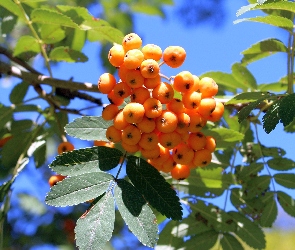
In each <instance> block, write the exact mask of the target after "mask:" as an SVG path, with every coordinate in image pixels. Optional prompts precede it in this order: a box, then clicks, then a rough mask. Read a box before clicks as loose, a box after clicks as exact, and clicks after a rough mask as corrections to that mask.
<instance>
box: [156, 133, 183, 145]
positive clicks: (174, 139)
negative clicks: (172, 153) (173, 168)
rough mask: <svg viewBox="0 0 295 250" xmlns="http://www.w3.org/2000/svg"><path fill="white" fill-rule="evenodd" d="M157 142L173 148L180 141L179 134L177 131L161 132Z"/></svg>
mask: <svg viewBox="0 0 295 250" xmlns="http://www.w3.org/2000/svg"><path fill="white" fill-rule="evenodd" d="M159 142H160V143H161V145H162V146H163V147H165V148H168V149H173V148H174V147H176V146H177V145H178V144H179V143H180V142H181V136H180V134H178V133H177V132H175V131H173V132H171V133H161V134H160V135H159Z"/></svg>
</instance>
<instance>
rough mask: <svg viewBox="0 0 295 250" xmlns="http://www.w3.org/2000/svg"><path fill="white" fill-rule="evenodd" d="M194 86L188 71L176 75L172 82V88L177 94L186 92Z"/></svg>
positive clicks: (192, 78)
mask: <svg viewBox="0 0 295 250" xmlns="http://www.w3.org/2000/svg"><path fill="white" fill-rule="evenodd" d="M193 86H194V77H193V75H192V73H190V72H189V71H182V72H180V73H178V74H177V75H176V76H175V78H174V81H173V88H174V89H175V90H176V91H178V92H182V93H185V92H188V91H190V90H191V89H192V88H193Z"/></svg>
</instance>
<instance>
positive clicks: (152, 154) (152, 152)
mask: <svg viewBox="0 0 295 250" xmlns="http://www.w3.org/2000/svg"><path fill="white" fill-rule="evenodd" d="M140 152H141V155H142V156H143V157H144V158H147V159H154V158H157V157H159V155H160V149H159V146H156V147H154V148H153V149H144V148H142V149H141V150H140Z"/></svg>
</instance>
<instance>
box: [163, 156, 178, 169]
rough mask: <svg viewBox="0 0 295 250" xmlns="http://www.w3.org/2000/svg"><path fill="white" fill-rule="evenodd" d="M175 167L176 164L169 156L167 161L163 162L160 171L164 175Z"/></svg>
mask: <svg viewBox="0 0 295 250" xmlns="http://www.w3.org/2000/svg"><path fill="white" fill-rule="evenodd" d="M175 166H176V162H175V161H174V160H173V158H172V156H171V155H169V157H168V159H167V160H166V161H164V162H163V164H162V167H161V171H162V172H164V173H169V172H170V171H171V170H172V169H173V168H174V167H175Z"/></svg>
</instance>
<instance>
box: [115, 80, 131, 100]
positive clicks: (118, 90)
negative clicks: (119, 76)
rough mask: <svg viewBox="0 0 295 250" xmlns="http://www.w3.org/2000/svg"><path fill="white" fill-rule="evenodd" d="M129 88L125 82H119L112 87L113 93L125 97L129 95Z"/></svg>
mask: <svg viewBox="0 0 295 250" xmlns="http://www.w3.org/2000/svg"><path fill="white" fill-rule="evenodd" d="M130 94H131V88H130V87H129V86H128V85H127V84H126V83H125V82H119V83H117V84H116V85H115V87H114V95H115V96H117V97H118V98H126V97H128V96H130Z"/></svg>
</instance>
